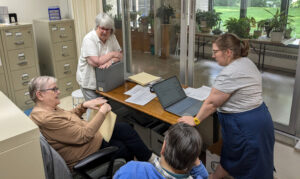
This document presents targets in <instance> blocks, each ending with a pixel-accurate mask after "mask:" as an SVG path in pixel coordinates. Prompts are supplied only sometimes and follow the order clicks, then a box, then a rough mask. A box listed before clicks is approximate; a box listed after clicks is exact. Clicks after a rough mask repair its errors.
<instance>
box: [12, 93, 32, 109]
mask: <svg viewBox="0 0 300 179" xmlns="http://www.w3.org/2000/svg"><path fill="white" fill-rule="evenodd" d="M15 95H16V104H17V106H18V107H19V108H21V109H22V110H26V109H29V108H31V107H33V105H34V102H33V101H32V100H31V99H30V95H29V92H28V89H27V88H26V89H23V90H19V91H16V93H15Z"/></svg>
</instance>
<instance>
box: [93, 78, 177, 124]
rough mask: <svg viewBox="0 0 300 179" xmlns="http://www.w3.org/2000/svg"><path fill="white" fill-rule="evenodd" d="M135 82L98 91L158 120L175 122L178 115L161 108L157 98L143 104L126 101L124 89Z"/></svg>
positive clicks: (129, 87)
mask: <svg viewBox="0 0 300 179" xmlns="http://www.w3.org/2000/svg"><path fill="white" fill-rule="evenodd" d="M135 85H136V84H135V83H132V82H125V84H124V85H122V86H120V87H118V88H116V89H114V90H112V91H109V92H99V91H98V93H100V94H101V95H102V96H105V97H107V98H110V99H113V100H115V101H117V102H119V103H122V104H124V105H126V106H129V107H131V108H133V109H135V110H138V111H141V112H143V113H145V114H148V115H150V116H153V117H155V118H157V119H159V120H162V121H164V122H167V123H169V124H175V123H177V119H178V118H179V116H176V115H174V114H172V113H169V112H167V111H165V110H164V109H163V107H162V106H161V104H160V103H159V100H158V98H157V97H156V98H154V99H153V100H151V101H150V102H149V103H147V104H146V105H145V106H140V105H137V104H133V103H127V102H125V100H126V99H127V98H129V97H130V96H128V95H126V94H124V93H125V92H126V91H128V90H130V89H131V88H133V87H134V86H135Z"/></svg>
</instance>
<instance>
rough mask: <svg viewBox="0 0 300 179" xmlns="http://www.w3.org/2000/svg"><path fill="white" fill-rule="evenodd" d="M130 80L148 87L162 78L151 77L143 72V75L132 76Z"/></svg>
mask: <svg viewBox="0 0 300 179" xmlns="http://www.w3.org/2000/svg"><path fill="white" fill-rule="evenodd" d="M128 78H129V79H130V80H132V81H134V82H136V83H138V84H140V85H142V86H145V85H148V84H150V83H152V82H154V81H158V80H160V77H158V76H154V75H150V74H149V73H145V72H141V73H138V74H136V75H132V76H130V77H128Z"/></svg>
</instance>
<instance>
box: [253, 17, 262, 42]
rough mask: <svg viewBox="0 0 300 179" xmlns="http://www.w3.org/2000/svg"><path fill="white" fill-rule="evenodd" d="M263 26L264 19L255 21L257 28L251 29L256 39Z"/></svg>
mask: <svg viewBox="0 0 300 179" xmlns="http://www.w3.org/2000/svg"><path fill="white" fill-rule="evenodd" d="M264 26H265V20H260V21H258V22H257V24H256V27H257V28H256V30H254V31H253V37H254V38H255V39H257V38H258V37H260V36H261V34H262V30H263V28H264Z"/></svg>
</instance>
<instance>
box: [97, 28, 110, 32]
mask: <svg viewBox="0 0 300 179" xmlns="http://www.w3.org/2000/svg"><path fill="white" fill-rule="evenodd" d="M99 28H100V29H101V30H103V31H109V32H110V31H111V29H107V28H104V27H99Z"/></svg>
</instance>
